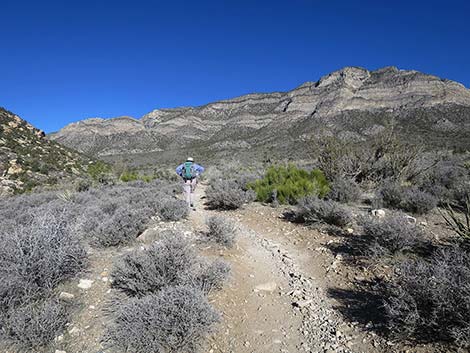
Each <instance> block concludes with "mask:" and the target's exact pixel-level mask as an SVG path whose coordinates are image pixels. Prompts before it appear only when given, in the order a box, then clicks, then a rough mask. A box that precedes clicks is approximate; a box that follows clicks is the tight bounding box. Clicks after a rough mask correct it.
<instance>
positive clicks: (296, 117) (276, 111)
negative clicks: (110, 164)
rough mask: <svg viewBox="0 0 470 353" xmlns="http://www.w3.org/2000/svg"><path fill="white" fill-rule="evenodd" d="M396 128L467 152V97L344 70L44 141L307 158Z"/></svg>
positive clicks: (426, 82) (136, 157)
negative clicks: (335, 141) (328, 143)
mask: <svg viewBox="0 0 470 353" xmlns="http://www.w3.org/2000/svg"><path fill="white" fill-rule="evenodd" d="M391 122H395V125H396V126H397V127H398V129H399V131H400V132H401V133H402V134H403V136H405V137H408V138H412V139H413V140H416V139H417V138H418V139H419V138H421V139H423V140H424V141H425V142H427V143H429V144H431V145H436V146H450V147H452V146H453V145H456V146H461V147H465V148H470V90H468V89H467V88H465V87H464V86H463V85H461V84H459V83H456V82H453V81H450V80H445V79H441V78H438V77H435V76H431V75H427V74H423V73H420V72H417V71H408V70H399V69H397V68H395V67H386V68H383V69H380V70H377V71H368V70H366V69H362V68H357V67H346V68H344V69H341V70H339V71H335V72H333V73H331V74H329V75H327V76H324V77H322V78H321V79H320V80H319V81H318V82H307V83H305V84H303V85H301V86H300V87H298V88H296V89H294V90H292V91H289V92H278V93H267V94H249V95H245V96H242V97H238V98H234V99H228V100H224V101H219V102H215V103H210V104H207V105H204V106H201V107H187V108H176V109H159V110H158V109H157V110H154V111H152V112H150V113H149V114H147V115H145V116H143V117H142V118H141V119H138V120H137V119H133V118H129V117H120V118H115V119H88V120H83V121H80V122H78V123H73V124H70V125H68V126H66V127H64V128H63V129H62V130H60V131H59V132H57V133H55V134H52V135H51V136H50V138H52V139H54V140H56V141H58V142H61V143H63V144H65V145H67V146H70V147H73V148H76V149H78V150H80V151H83V152H86V153H92V154H94V155H98V156H102V157H104V156H105V157H108V158H117V157H119V156H121V157H128V158H129V156H130V155H132V158H131V159H132V161H134V162H136V163H139V162H142V163H144V162H151V161H157V160H162V159H171V158H172V156H175V155H184V153H186V151H193V152H194V153H199V154H204V156H205V157H208V156H218V157H224V156H227V155H232V154H233V153H236V154H240V155H243V154H247V155H250V156H251V157H253V158H257V157H259V156H264V155H272V154H274V155H280V156H286V157H297V156H302V155H304V154H305V153H306V148H307V147H306V143H307V142H306V141H308V140H309V139H311V138H312V137H319V136H323V135H333V134H334V135H336V136H339V137H341V138H345V139H355V140H359V139H364V138H367V136H370V135H372V134H375V133H377V132H378V131H380V130H381V129H383V128H384V126H385V125H388V124H390V123H391Z"/></svg>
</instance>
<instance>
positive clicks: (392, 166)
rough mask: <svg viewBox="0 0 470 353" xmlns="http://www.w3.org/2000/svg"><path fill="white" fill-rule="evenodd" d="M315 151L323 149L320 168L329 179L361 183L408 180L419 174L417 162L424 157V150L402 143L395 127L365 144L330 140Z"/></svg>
mask: <svg viewBox="0 0 470 353" xmlns="http://www.w3.org/2000/svg"><path fill="white" fill-rule="evenodd" d="M315 148H316V149H320V154H319V157H318V167H319V168H320V169H321V170H322V171H323V172H324V173H325V175H326V176H327V177H328V179H329V180H333V179H334V178H337V177H342V178H348V179H353V180H355V181H356V182H358V183H363V182H372V183H378V182H380V181H382V180H385V179H394V180H406V179H407V178H408V177H409V176H410V175H414V174H415V173H416V170H413V169H414V168H415V165H416V164H415V161H416V160H417V159H419V158H420V156H421V155H422V148H420V147H418V146H415V145H411V144H408V143H405V142H404V141H402V140H400V139H399V137H398V135H397V134H396V133H395V132H394V129H393V127H389V128H386V129H384V131H382V132H381V133H379V134H377V135H375V136H374V137H373V138H371V139H369V140H368V141H365V142H360V143H351V142H350V141H345V140H340V139H338V138H336V137H331V138H326V139H322V141H321V142H320V145H319V146H315Z"/></svg>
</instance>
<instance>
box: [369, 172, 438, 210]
mask: <svg viewBox="0 0 470 353" xmlns="http://www.w3.org/2000/svg"><path fill="white" fill-rule="evenodd" d="M377 197H378V199H379V200H380V201H381V203H382V204H383V206H385V207H388V208H394V209H399V210H403V211H407V212H412V213H415V214H426V213H429V212H430V211H431V210H433V209H434V208H435V207H436V206H437V199H436V197H435V196H433V195H431V194H429V193H427V192H425V191H422V190H420V189H418V188H417V187H415V186H411V187H403V186H401V185H399V184H398V183H396V182H394V181H390V180H388V181H386V182H385V183H384V184H383V185H382V187H381V188H380V189H379V191H378V195H377Z"/></svg>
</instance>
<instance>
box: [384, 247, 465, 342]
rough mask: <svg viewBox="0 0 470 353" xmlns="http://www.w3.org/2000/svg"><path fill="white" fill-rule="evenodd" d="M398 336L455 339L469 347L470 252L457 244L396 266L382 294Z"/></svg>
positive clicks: (401, 337) (429, 339)
mask: <svg viewBox="0 0 470 353" xmlns="http://www.w3.org/2000/svg"><path fill="white" fill-rule="evenodd" d="M383 295H384V298H385V309H386V312H387V321H388V327H389V329H390V331H391V333H392V335H393V336H394V337H395V338H397V339H415V340H420V341H423V340H425V341H439V340H440V341H454V342H455V343H456V344H457V345H459V346H463V347H470V336H469V335H468V333H469V332H470V256H469V255H468V254H467V253H465V252H464V251H463V250H461V249H459V248H457V247H455V248H450V249H440V250H438V251H436V252H435V253H434V254H433V255H432V256H431V258H430V259H429V260H423V259H418V260H409V261H406V262H404V263H402V264H401V265H399V266H398V267H397V269H396V270H395V277H394V279H393V281H392V282H391V283H390V284H388V285H387V288H386V291H385V293H384V294H383Z"/></svg>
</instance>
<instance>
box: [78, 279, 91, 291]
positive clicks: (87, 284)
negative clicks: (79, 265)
mask: <svg viewBox="0 0 470 353" xmlns="http://www.w3.org/2000/svg"><path fill="white" fill-rule="evenodd" d="M93 282H94V281H92V280H91V279H81V280H80V282H79V283H78V288H81V289H90V288H91V286H92V284H93Z"/></svg>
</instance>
